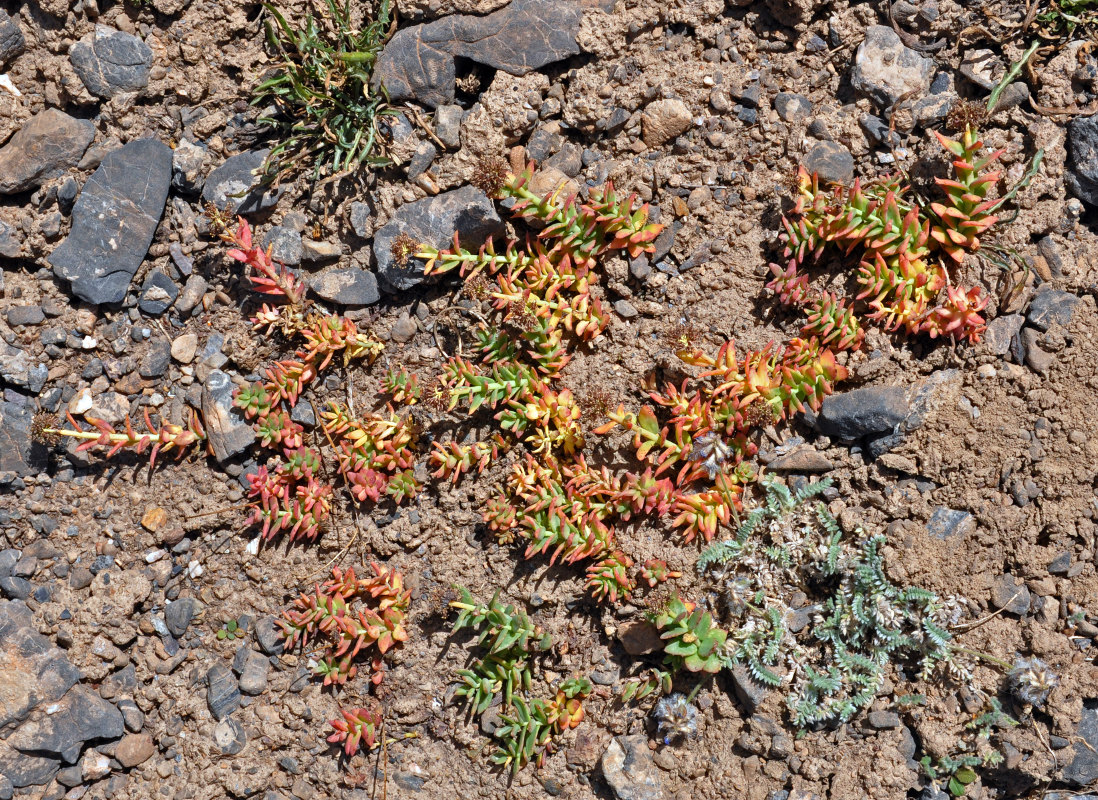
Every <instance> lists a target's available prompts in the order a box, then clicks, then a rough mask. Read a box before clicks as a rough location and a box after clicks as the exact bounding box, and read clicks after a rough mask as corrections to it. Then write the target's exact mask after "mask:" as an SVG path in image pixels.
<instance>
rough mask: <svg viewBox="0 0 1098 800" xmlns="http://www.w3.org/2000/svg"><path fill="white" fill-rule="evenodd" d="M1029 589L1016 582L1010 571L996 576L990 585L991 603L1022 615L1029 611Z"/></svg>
mask: <svg viewBox="0 0 1098 800" xmlns="http://www.w3.org/2000/svg"><path fill="white" fill-rule="evenodd" d="M1029 603H1030V596H1029V589H1028V588H1027V587H1026V585H1025V584H1024V583H1021V582H1017V581H1015V579H1014V576H1013V575H1011V574H1010V573H1005V574H1003V575H1000V576H998V577H997V578H996V579H995V581H994V582H993V583H992V585H991V604H992V605H993V606H994V607H995V608H1002V609H1006V610H1007V611H1009V612H1010V613H1011V614H1017V615H1018V616H1022V615H1023V614H1025V613H1026V612H1027V611H1029Z"/></svg>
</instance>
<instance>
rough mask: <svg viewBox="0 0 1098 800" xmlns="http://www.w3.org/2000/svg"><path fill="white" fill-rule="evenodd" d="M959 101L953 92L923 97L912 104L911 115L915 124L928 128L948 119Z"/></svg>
mask: <svg viewBox="0 0 1098 800" xmlns="http://www.w3.org/2000/svg"><path fill="white" fill-rule="evenodd" d="M957 99H958V98H957V95H955V94H953V93H952V92H949V93H942V94H932V95H930V96H929V97H922V98H920V99H918V100H916V101H915V102H913V103H912V104H911V113H912V115H913V116H914V117H915V122H916V123H917V124H918V125H921V126H922V127H924V128H926V127H929V126H931V125H934V124H936V123H938V122H941V121H942V120H944V119H945V118H946V117H948V116H949V112H950V111H952V110H953V106H954V105H955V104H956V102H957Z"/></svg>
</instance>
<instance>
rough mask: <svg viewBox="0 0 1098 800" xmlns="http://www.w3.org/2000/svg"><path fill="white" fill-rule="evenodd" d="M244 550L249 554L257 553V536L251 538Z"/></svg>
mask: <svg viewBox="0 0 1098 800" xmlns="http://www.w3.org/2000/svg"><path fill="white" fill-rule="evenodd" d="M244 552H245V553H247V554H248V555H250V556H257V555H259V537H258V536H257V537H255V538H254V539H252V540H251V541H250V542H248V546H247V547H245V548H244Z"/></svg>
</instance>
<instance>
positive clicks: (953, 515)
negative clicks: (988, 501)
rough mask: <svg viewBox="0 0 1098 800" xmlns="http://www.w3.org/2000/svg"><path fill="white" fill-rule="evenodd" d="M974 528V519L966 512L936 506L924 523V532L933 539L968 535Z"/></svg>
mask: <svg viewBox="0 0 1098 800" xmlns="http://www.w3.org/2000/svg"><path fill="white" fill-rule="evenodd" d="M975 527H976V518H975V517H973V516H972V515H971V514H969V513H968V512H967V511H958V510H957V509H954V508H946V507H945V506H938V507H937V508H936V509H934V511H933V512H932V513H931V515H930V519H929V520H927V523H926V532H927V533H929V534H930V535H931V536H933V537H934V538H935V539H948V538H949V537H950V536H955V535H957V534H961V535H962V536H963V535H965V534H968V533H969V532H970V531H971V530H972V529H973V528H975Z"/></svg>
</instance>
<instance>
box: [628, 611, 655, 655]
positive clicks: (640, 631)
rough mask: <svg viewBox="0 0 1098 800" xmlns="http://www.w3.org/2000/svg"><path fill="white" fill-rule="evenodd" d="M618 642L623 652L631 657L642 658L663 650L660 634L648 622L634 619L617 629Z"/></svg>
mask: <svg viewBox="0 0 1098 800" xmlns="http://www.w3.org/2000/svg"><path fill="white" fill-rule="evenodd" d="M618 640H619V641H621V646H622V647H623V648H625V652H626V653H628V654H629V655H631V656H643V655H646V654H647V653H655V652H656V651H657V650H662V649H663V640H662V639H660V632H659V630H658V629H657V628H656V626H655V625H653V624H652V623H651V622H649V621H648V620H644V619H635V620H629V621H628V622H625V623H622V625H620V626H619V627H618Z"/></svg>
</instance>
